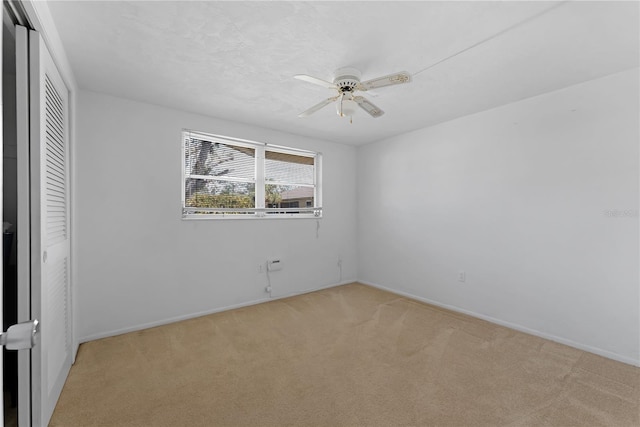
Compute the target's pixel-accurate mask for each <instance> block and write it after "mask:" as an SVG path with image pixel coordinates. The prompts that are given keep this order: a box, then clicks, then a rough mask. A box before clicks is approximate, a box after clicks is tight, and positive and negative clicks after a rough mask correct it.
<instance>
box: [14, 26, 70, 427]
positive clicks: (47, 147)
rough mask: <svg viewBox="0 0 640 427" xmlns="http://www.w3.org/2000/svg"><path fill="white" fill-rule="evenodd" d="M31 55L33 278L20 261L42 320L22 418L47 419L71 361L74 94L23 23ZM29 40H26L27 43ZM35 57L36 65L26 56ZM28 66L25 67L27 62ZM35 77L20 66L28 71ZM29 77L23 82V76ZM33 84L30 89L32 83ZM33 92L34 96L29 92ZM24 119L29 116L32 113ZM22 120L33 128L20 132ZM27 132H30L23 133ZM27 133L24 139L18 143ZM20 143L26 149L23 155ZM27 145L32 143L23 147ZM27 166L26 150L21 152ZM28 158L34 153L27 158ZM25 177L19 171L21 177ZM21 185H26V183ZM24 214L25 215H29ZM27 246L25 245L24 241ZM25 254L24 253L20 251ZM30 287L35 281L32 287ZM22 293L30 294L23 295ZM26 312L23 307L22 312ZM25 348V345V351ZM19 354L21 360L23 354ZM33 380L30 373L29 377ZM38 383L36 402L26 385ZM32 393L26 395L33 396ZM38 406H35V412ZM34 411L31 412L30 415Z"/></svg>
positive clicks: (21, 37)
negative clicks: (71, 131)
mask: <svg viewBox="0 0 640 427" xmlns="http://www.w3.org/2000/svg"><path fill="white" fill-rule="evenodd" d="M26 39H28V58H21V57H20V55H24V52H25V51H26V49H22V48H21V46H16V48H17V52H16V56H17V63H16V78H17V81H18V82H17V84H16V85H17V91H18V98H20V93H21V91H24V92H22V93H25V94H26V93H29V96H28V107H26V106H25V105H24V104H25V101H24V100H19V102H18V106H17V107H18V110H20V109H21V108H22V109H23V110H24V109H25V108H26V109H27V113H25V114H23V115H24V116H28V117H25V118H24V119H26V118H28V120H29V122H28V125H27V124H25V123H20V117H21V112H20V111H18V120H19V123H18V128H19V131H18V138H20V137H21V136H20V135H23V134H27V133H28V137H27V138H28V144H26V145H27V146H28V148H29V152H28V163H29V164H28V171H29V173H28V176H26V177H23V179H22V184H24V181H25V180H28V187H27V188H28V191H29V200H28V201H29V203H28V204H26V203H25V204H20V203H19V206H18V208H19V209H23V210H25V209H26V210H28V212H24V211H23V212H20V211H19V216H21V215H25V214H26V215H28V217H29V218H30V227H29V233H30V248H29V249H28V251H27V252H28V255H27V254H24V252H23V254H24V255H27V256H23V258H22V259H21V258H19V259H18V262H19V263H20V262H21V261H23V264H22V267H23V270H24V267H25V264H24V262H25V261H24V258H27V257H28V258H29V259H28V261H26V262H28V263H29V266H28V267H29V268H28V270H29V271H28V276H29V277H28V280H27V281H26V282H25V276H27V272H25V274H23V276H22V279H21V278H20V271H23V270H21V268H20V267H21V266H20V265H19V266H18V271H19V272H18V275H19V278H18V280H19V283H18V287H19V290H18V299H19V300H18V304H19V306H22V307H24V298H25V297H27V298H30V313H29V314H30V316H29V317H30V318H31V319H39V320H40V325H41V326H40V335H39V339H38V342H37V344H36V345H35V347H33V348H32V349H31V350H28V351H30V356H31V357H30V367H31V381H30V384H28V383H27V384H26V385H25V378H24V377H25V376H26V375H27V374H28V373H27V372H25V369H24V360H25V359H24V358H20V361H22V362H23V364H22V365H20V367H19V378H18V381H19V383H20V387H21V392H20V393H19V399H18V405H19V407H18V412H19V415H18V416H19V421H20V422H21V424H25V425H29V424H31V425H33V426H45V425H47V424H48V422H49V419H50V418H51V414H52V413H53V410H54V408H55V405H56V402H57V400H58V397H59V396H60V392H61V391H62V386H63V385H64V382H65V380H66V378H67V375H68V373H69V369H70V367H71V358H72V351H71V327H70V325H71V319H70V288H69V275H70V271H69V255H70V251H69V249H70V248H69V240H70V239H69V143H68V141H69V114H68V111H69V101H68V89H67V87H66V85H65V84H64V81H63V80H62V78H61V76H60V73H59V72H58V70H57V68H56V66H55V64H54V62H53V60H52V58H51V55H50V54H49V51H48V50H47V48H46V46H45V44H44V42H43V41H42V39H41V37H40V35H39V34H38V33H37V32H35V31H29V32H28V34H27V31H26V29H24V28H23V27H21V28H17V30H16V42H17V43H18V44H20V43H23V44H24V43H26V41H27V40H26ZM23 47H24V46H23ZM26 62H28V65H27V64H26ZM25 66H26V68H28V70H24V68H25ZM27 72H28V77H29V79H28V83H27V81H26V79H21V78H20V77H19V76H18V74H21V76H22V77H25V73H27ZM22 80H24V81H23V82H22V83H20V81H22ZM26 84H28V85H29V86H28V91H29V92H26V91H25V87H24V85H26ZM25 98H26V97H25ZM24 119H23V120H24ZM20 128H22V129H23V130H25V131H24V132H20ZM23 138H24V136H23ZM20 144H22V145H23V146H24V145H25V141H20V140H19V141H18V145H20ZM20 152H21V151H20V150H19V152H18V155H19V156H20ZM22 152H23V153H24V151H22ZM18 161H19V164H18V168H20V165H21V163H20V157H19V159H18ZM25 163H26V161H25ZM20 183H21V179H20V177H19V184H20ZM19 191H20V190H19ZM21 217H22V216H21ZM23 249H24V245H23ZM18 255H19V256H20V253H19V254H18ZM25 286H26V287H29V289H25ZM21 298H22V300H21ZM19 316H20V313H19ZM22 352H23V353H24V351H22ZM20 361H19V362H20ZM27 381H28V380H27ZM29 385H30V390H29V392H30V398H31V399H30V400H31V402H30V403H31V408H30V411H29V410H28V409H27V412H25V407H26V408H28V400H29V399H28V398H27V399H25V398H24V397H25V396H24V390H25V388H28V387H29ZM25 400H26V402H25ZM29 412H30V414H29ZM29 415H30V420H27V418H26V417H28V416H29Z"/></svg>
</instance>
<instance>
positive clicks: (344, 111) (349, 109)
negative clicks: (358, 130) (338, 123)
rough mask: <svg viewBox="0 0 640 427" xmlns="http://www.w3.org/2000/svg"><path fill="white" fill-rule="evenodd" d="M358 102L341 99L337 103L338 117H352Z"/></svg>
mask: <svg viewBox="0 0 640 427" xmlns="http://www.w3.org/2000/svg"><path fill="white" fill-rule="evenodd" d="M357 108H358V104H357V103H356V102H355V101H354V100H352V99H343V100H342V101H341V102H340V103H338V104H337V110H338V115H339V116H340V117H352V116H354V115H355V114H356V109H357Z"/></svg>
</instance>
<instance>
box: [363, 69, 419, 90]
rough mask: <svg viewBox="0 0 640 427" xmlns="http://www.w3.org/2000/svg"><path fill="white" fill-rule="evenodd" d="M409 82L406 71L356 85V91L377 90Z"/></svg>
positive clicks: (409, 78)
mask: <svg viewBox="0 0 640 427" xmlns="http://www.w3.org/2000/svg"><path fill="white" fill-rule="evenodd" d="M409 82H411V74H409V73H408V72H406V71H401V72H399V73H394V74H389V75H388V76H383V77H378V78H377V79H371V80H367V81H366V82H362V83H360V84H358V87H357V89H358V90H369V89H377V88H379V87H385V86H392V85H399V84H403V83H409Z"/></svg>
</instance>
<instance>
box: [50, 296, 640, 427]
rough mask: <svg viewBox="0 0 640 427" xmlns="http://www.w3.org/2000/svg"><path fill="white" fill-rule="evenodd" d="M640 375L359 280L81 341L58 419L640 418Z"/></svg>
mask: <svg viewBox="0 0 640 427" xmlns="http://www.w3.org/2000/svg"><path fill="white" fill-rule="evenodd" d="M115 314H116V313H114V315H115ZM639 383H640V369H639V368H635V367H632V366H630V365H626V364H623V363H618V362H614V361H611V360H609V359H605V358H602V357H599V356H595V355H593V354H589V353H585V352H583V351H580V350H576V349H573V348H570V347H566V346H563V345H560V344H556V343H553V342H550V341H546V340H544V339H541V338H536V337H533V336H530V335H526V334H523V333H520V332H516V331H513V330H510V329H507V328H503V327H500V326H496V325H492V324H490V323H487V322H484V321H481V320H477V319H474V318H471V317H467V316H463V315H460V314H456V313H453V312H449V311H446V310H442V309H439V308H435V307H432V306H429V305H426V304H422V303H419V302H415V301H412V300H409V299H407V298H403V297H398V296H397V295H393V294H390V293H387V292H383V291H380V290H377V289H374V288H371V287H368V286H364V285H360V284H350V285H346V286H340V287H337V288H332V289H328V290H323V291H319V292H314V293H311V294H307V295H302V296H297V297H293V298H289V299H285V300H279V301H272V302H269V303H266V304H261V305H256V306H252V307H247V308H242V309H237V310H233V311H227V312H224V313H218V314H214V315H210V316H205V317H201V318H198V319H193V320H188V321H184V322H180V323H175V324H172V325H168V326H162V327H158V328H153V329H148V330H144V331H140V332H134V333H130V334H126V335H120V336H117V337H112V338H106V339H102V340H98V341H93V342H90V343H87V344H83V345H82V346H81V347H80V351H79V354H78V358H77V361H76V364H75V365H74V366H73V368H72V369H71V374H70V375H69V379H68V380H67V383H66V385H65V387H64V390H63V391H62V396H61V397H60V401H59V403H58V406H57V408H56V410H55V413H54V414H53V418H52V420H51V425H52V426H93V425H100V426H218V425H225V426H249V425H250V426H284V425H291V426H360V425H361V426H400V425H418V426H581V427H584V426H609V427H610V426H639V425H640V419H639V399H640V385H639Z"/></svg>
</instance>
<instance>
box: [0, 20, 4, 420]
mask: <svg viewBox="0 0 640 427" xmlns="http://www.w3.org/2000/svg"><path fill="white" fill-rule="evenodd" d="M0 33H1V32H0ZM3 43H4V40H3V39H2V34H0V52H1V51H3V49H2V48H3V47H4V45H3ZM1 71H2V58H1V57H0V72H1ZM0 83H1V81H0ZM3 107H4V101H3V98H2V84H0V147H4V140H3V139H2V133H3V132H2V131H3V125H2V123H3V122H2V117H3V115H4V108H3ZM2 163H3V162H0V222H2V219H3V218H4V215H3V212H2V206H3V203H2V202H3V200H2V193H3V191H2V190H3V189H4V187H3V186H2V177H3V175H4V174H3V173H2V167H3V164H2ZM2 237H3V238H4V236H2ZM2 246H3V249H2V250H0V253H2V257H3V259H4V252H2V251H3V250H4V242H3V245H2ZM2 269H3V266H0V332H2V331H4V324H3V320H4V313H3V311H2V308H3V307H2V306H3V301H2V296H3V295H4V287H3V279H4V271H2ZM3 353H4V352H3V351H2V348H0V368H1V367H3V366H4V361H3V356H4V354H3ZM3 371H4V369H0V390H2V391H3V392H4V376H3V374H4V372H3ZM3 396H4V393H3ZM2 426H4V399H3V402H0V427H2Z"/></svg>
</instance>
